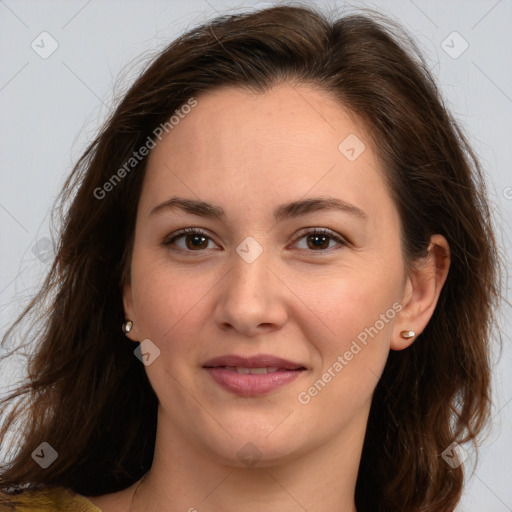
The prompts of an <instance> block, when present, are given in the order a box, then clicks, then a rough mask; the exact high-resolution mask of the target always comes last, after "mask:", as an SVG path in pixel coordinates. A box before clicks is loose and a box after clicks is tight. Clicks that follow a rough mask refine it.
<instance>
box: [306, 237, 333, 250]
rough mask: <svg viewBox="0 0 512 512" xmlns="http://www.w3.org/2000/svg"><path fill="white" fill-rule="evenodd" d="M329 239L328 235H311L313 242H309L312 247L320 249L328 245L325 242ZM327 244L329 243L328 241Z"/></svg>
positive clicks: (310, 238) (310, 239)
mask: <svg viewBox="0 0 512 512" xmlns="http://www.w3.org/2000/svg"><path fill="white" fill-rule="evenodd" d="M328 239H329V237H328V236H325V235H311V236H310V237H309V241H310V242H312V243H310V244H309V246H310V248H312V249H318V248H323V247H325V246H326V244H325V242H326V241H327V240H328ZM327 245H329V244H328V243H327Z"/></svg>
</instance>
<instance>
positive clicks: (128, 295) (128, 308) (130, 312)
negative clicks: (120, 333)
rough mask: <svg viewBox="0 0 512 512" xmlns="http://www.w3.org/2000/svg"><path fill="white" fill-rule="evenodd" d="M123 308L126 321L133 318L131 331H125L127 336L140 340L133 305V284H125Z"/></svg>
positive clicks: (133, 339)
mask: <svg viewBox="0 0 512 512" xmlns="http://www.w3.org/2000/svg"><path fill="white" fill-rule="evenodd" d="M123 308H124V321H125V322H126V321H127V320H131V321H132V322H133V327H132V329H131V331H130V332H127V333H125V336H127V337H128V338H130V339H131V340H132V341H139V339H140V338H139V335H138V328H137V325H138V323H137V318H136V316H135V311H134V307H133V296H132V286H131V284H130V283H127V284H125V285H124V286H123Z"/></svg>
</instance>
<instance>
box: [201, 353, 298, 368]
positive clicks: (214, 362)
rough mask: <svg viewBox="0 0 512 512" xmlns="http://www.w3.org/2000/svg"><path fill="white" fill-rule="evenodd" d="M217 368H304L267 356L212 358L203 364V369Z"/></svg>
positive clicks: (279, 358)
mask: <svg viewBox="0 0 512 512" xmlns="http://www.w3.org/2000/svg"><path fill="white" fill-rule="evenodd" d="M219 366H243V367H245V368H263V367H277V368H282V369H283V370H297V369H299V368H304V367H303V366H302V365H301V364H300V363H295V362H294V361H288V360H287V359H282V358H281V357H275V356H272V355H269V354H260V355H255V356H248V357H243V356H237V355H234V354H230V355H226V356H220V357H214V358H213V359H209V360H208V361H206V363H204V364H203V368H215V367H219Z"/></svg>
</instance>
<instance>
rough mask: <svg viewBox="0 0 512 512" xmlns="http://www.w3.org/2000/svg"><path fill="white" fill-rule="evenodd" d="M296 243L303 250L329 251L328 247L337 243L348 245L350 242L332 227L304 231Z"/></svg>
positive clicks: (330, 247)
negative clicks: (331, 228)
mask: <svg viewBox="0 0 512 512" xmlns="http://www.w3.org/2000/svg"><path fill="white" fill-rule="evenodd" d="M294 245H295V246H297V247H298V248H299V249H301V250H311V251H317V252H327V250H328V249H332V248H333V247H335V246H336V245H338V246H340V245H342V246H346V245H348V242H347V241H346V240H345V239H344V238H343V237H341V236H339V235H337V234H336V233H334V232H333V231H331V230H330V229H326V228H315V229H312V230H310V231H306V232H303V233H302V235H300V236H299V238H298V239H297V241H296V242H294ZM329 252H330V251H329Z"/></svg>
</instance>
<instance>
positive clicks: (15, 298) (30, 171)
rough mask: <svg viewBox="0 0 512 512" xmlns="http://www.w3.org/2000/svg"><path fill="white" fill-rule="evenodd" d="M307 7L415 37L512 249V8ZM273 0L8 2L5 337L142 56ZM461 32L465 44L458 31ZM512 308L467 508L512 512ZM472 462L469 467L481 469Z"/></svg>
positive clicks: (426, 4)
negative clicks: (70, 190)
mask: <svg viewBox="0 0 512 512" xmlns="http://www.w3.org/2000/svg"><path fill="white" fill-rule="evenodd" d="M309 3H310V4H312V5H316V6H320V7H323V8H326V9H327V10H329V9H332V8H334V9H338V10H339V11H340V12H341V11H343V10H345V11H348V10H352V9H354V8H357V7H358V6H366V7H370V8H375V9H377V10H380V11H381V12H383V13H386V14H388V15H390V16H391V17H393V18H394V19H396V20H398V21H399V22H401V23H402V24H403V26H404V27H405V28H406V29H407V30H408V31H409V32H410V33H411V34H412V35H413V36H414V37H415V38H416V40H417V42H418V43H419V45H420V47H421V48H422V49H423V52H424V54H425V55H426V57H427V59H428V61H429V63H430V65H431V68H432V70H433V72H434V74H435V76H436V77H437V78H438V81H439V83H440V85H441V88H442V91H443V94H444V97H445V98H446V100H447V102H448V105H449V107H450V109H451V110H452V111H453V112H454V114H455V116H456V118H457V119H458V121H459V122H460V123H461V124H462V126H463V127H464V129H465V130H466V133H467V134H468V135H469V137H470V140H471V142H472V144H473V147H474V148H475V150H476V152H477V154H478V155H479V157H480V159H481V162H482V164H483V167H484V168H485V170H486V173H487V176H488V182H489V192H490V196H491V202H492V207H493V210H494V212H495V216H496V218H497V222H498V225H499V240H500V243H501V246H502V251H503V253H505V254H506V253H508V252H509V250H510V246H511V243H510V240H511V236H510V234H511V228H510V222H509V219H510V213H511V212H512V173H511V163H512V162H511V160H512V158H511V152H510V145H511V140H510V138H511V133H512V121H511V119H512V66H511V60H512V59H511V56H512V31H511V26H512V23H511V22H512V0H499V1H496V0H478V1H477V0H466V1H463V0H457V1H456V0H451V1H428V0H387V1H383V2H373V3H370V2H365V1H354V2H351V3H350V4H344V3H343V2H341V1H338V2H335V1H330V2H326V1H318V2H309ZM269 5H273V3H272V2H248V1H246V2H235V1H228V0H226V1H223V2H220V1H217V0H187V1H179V2H178V1H161V0H151V1H145V2H142V1H106V2H101V1H100V0H89V1H87V0H80V1H74V0H73V1H68V2H62V1H58V2H56V1H44V2H43V1H41V0H38V1H36V0H34V1H15V0H0V49H1V55H2V64H1V67H0V111H1V122H0V168H1V187H0V233H1V247H2V265H1V267H0V334H3V333H5V330H6V327H7V325H8V324H9V323H10V322H11V321H12V320H13V319H14V318H15V315H16V313H17V312H19V311H20V310H21V307H22V306H23V305H24V304H25V303H26V300H27V299H28V298H29V297H30V296H31V295H32V294H33V292H34V291H35V289H36V287H37V285H38V283H39V282H40V281H41V278H42V276H44V273H45V272H46V271H47V269H48V268H49V260H47V259H46V258H45V257H44V254H45V253H44V244H45V239H49V238H51V236H50V228H49V212H50V209H51V207H52V205H53V201H54V199H55V197H56V195H57V193H58V192H59V190H60V187H61V185H62V184H63V181H64V178H65V177H66V176H67V175H68V173H69V171H70V169H71V167H72V165H73V163H74V162H76V160H77V158H78V157H79V155H80V154H81V152H82V151H83V149H84V148H85V146H86V144H87V142H88V141H90V140H91V139H92V137H93V136H94V134H95V132H96V130H97V129H98V127H99V126H100V124H101V123H102V121H103V120H104V119H105V118H106V115H107V114H108V112H109V109H110V108H111V104H112V100H113V98H114V97H116V96H118V95H119V94H121V93H122V92H123V91H125V90H126V88H127V87H128V86H129V85H130V83H131V81H132V80H133V78H134V77H135V76H136V73H137V70H138V69H140V65H141V64H142V63H143V62H144V59H141V58H140V57H141V56H142V57H144V56H148V55H150V54H152V53H154V52H155V51H156V50H157V49H159V48H162V47H163V46H164V45H165V44H166V43H168V42H169V41H170V40H171V39H173V38H175V37H176V36H177V35H179V34H180V33H182V32H183V31H184V30H185V29H187V28H191V27H192V26H195V25H196V24H198V23H201V22H204V21H206V20H207V19H210V18H211V17H212V16H214V15H216V14H225V13H227V12H238V11H240V10H245V9H250V8H255V7H263V6H269ZM45 31H46V32H48V33H49V34H50V35H51V38H53V39H54V40H55V41H56V43H57V44H58V48H57V49H56V51H55V52H54V53H53V54H52V55H50V56H49V57H48V58H46V59H43V58H42V57H41V56H40V55H39V54H38V53H36V51H34V49H33V48H32V47H31V44H32V42H33V41H35V42H34V46H35V45H39V50H38V51H39V52H43V51H48V50H49V49H50V48H51V44H55V43H52V41H51V39H50V38H49V37H48V36H40V34H41V33H42V32H45ZM454 31H456V32H458V33H459V34H460V36H461V37H462V38H463V39H461V38H459V36H457V35H455V36H453V35H451V34H452V33H453V32H454ZM448 36H450V37H449V38H448V39H447V37H448ZM41 38H45V39H44V41H43V42H41ZM464 40H465V41H467V44H468V45H469V46H468V48H467V50H466V51H464V53H462V54H461V55H460V56H459V57H458V58H453V57H452V56H450V55H448V53H447V52H446V51H445V49H444V48H443V46H444V47H445V48H446V46H445V45H449V46H451V47H452V49H451V50H450V51H451V52H452V54H456V53H458V52H459V51H460V50H461V49H462V48H463V46H461V45H464ZM443 41H445V43H443ZM43 45H44V49H43ZM38 241H39V254H36V252H37V251H36V252H34V251H35V249H34V246H35V244H36V243H38ZM46 241H47V240H46ZM45 259H46V261H44V260H45ZM509 313H510V309H509V308H508V307H507V308H506V309H505V308H504V310H503V313H502V322H503V342H504V350H503V352H502V354H501V359H500V362H499V364H498V366H497V367H496V369H495V372H494V400H495V406H494V416H493V420H492V424H493V428H492V431H491V433H490V435H489V436H488V437H487V439H485V440H484V441H483V442H482V444H481V450H480V461H479V465H478V466H477V468H476V471H475V473H474V474H473V476H472V477H471V478H470V479H469V482H468V484H467V485H466V488H465V491H464V497H463V501H462V504H461V506H460V507H459V509H458V510H459V511H464V512H480V511H482V510H486V511H492V512H502V511H512V486H511V485H510V482H511V481H512V470H511V460H512V439H511V435H510V430H511V429H510V427H511V425H512V404H511V401H512V377H511V374H510V371H508V370H509V368H510V367H511V363H512V351H511V349H510V347H509V345H510V343H509V341H510V333H511V332H512V328H511V322H510V320H508V319H507V316H510V315H509ZM497 358H498V355H497V354H496V356H495V360H496V359H497ZM2 371H3V373H2V375H1V376H0V385H1V386H7V385H8V384H9V383H10V382H12V379H13V376H14V374H15V373H16V372H17V371H18V369H17V368H16V365H14V364H11V365H10V366H9V368H3V369H2ZM470 460H471V459H470ZM466 464H467V465H468V467H471V464H470V461H468V462H466Z"/></svg>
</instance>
